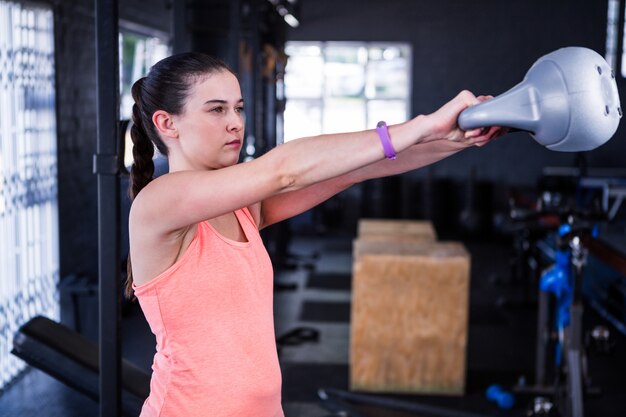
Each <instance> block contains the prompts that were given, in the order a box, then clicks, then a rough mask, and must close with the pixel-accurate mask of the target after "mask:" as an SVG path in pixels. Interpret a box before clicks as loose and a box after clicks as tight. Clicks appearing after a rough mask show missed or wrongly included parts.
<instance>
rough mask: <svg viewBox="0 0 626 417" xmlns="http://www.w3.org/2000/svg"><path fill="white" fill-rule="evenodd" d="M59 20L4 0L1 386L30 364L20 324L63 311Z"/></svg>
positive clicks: (0, 27) (0, 13)
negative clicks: (21, 350) (20, 346)
mask: <svg viewBox="0 0 626 417" xmlns="http://www.w3.org/2000/svg"><path fill="white" fill-rule="evenodd" d="M53 23H54V22H53V15H52V11H51V9H50V8H49V7H46V6H41V7H40V6H37V5H32V4H31V3H28V5H24V4H18V3H14V2H8V1H2V0H0V274H1V275H0V389H2V388H3V387H4V386H6V384H8V383H9V382H10V381H11V380H12V379H13V378H14V377H15V376H16V375H17V374H18V373H19V372H20V371H21V370H22V369H23V368H24V367H25V365H24V363H23V362H22V361H20V360H19V359H17V358H16V357H15V356H13V355H11V353H10V351H11V347H12V341H13V336H14V334H15V331H16V330H17V328H18V327H19V326H20V325H21V324H23V323H25V322H26V321H28V320H29V319H30V318H32V317H33V316H36V315H44V316H47V317H49V318H52V319H58V317H59V302H58V289H57V283H58V281H59V249H58V240H59V239H58V235H59V233H58V214H57V212H58V206H57V157H56V146H57V145H56V144H57V138H56V112H55V83H54V27H53Z"/></svg>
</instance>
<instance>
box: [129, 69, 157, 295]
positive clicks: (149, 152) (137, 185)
mask: <svg viewBox="0 0 626 417" xmlns="http://www.w3.org/2000/svg"><path fill="white" fill-rule="evenodd" d="M144 79H145V78H140V79H139V80H137V81H136V82H135V84H133V87H132V89H131V92H132V96H133V99H134V100H135V104H133V117H132V120H133V124H132V127H131V128H130V137H131V139H132V141H133V164H132V166H131V169H130V182H129V185H128V196H129V197H130V201H133V200H134V199H135V197H137V194H139V191H141V190H142V189H143V188H144V187H145V186H146V185H148V183H149V182H150V181H152V177H153V175H154V162H153V161H152V158H153V157H154V145H153V143H152V141H151V140H150V137H149V136H148V132H147V131H146V129H145V124H144V120H143V116H142V112H141V108H140V106H141V105H142V100H141V93H142V86H143V81H144ZM126 273H127V279H126V285H125V288H124V294H125V295H126V297H127V298H129V299H132V298H134V290H133V271H132V266H131V261H130V253H129V254H128V259H127V263H126Z"/></svg>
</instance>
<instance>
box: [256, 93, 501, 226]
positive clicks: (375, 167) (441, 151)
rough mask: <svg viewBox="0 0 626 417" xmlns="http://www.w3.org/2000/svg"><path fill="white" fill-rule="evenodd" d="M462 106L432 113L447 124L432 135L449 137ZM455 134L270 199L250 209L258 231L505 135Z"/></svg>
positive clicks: (495, 130) (495, 131) (492, 131)
mask: <svg viewBox="0 0 626 417" xmlns="http://www.w3.org/2000/svg"><path fill="white" fill-rule="evenodd" d="M490 98H491V96H479V97H478V98H476V102H477V101H484V100H488V99H490ZM463 106H466V103H464V102H462V101H461V102H459V101H456V100H453V101H451V102H450V103H448V104H446V105H445V106H443V107H442V108H441V109H439V110H438V111H437V112H436V113H434V114H433V115H432V117H433V118H434V120H438V121H441V120H443V121H444V123H445V121H446V120H447V122H448V125H445V124H444V125H443V126H439V127H436V128H435V131H438V132H442V133H448V132H450V129H452V131H454V126H456V117H454V115H455V114H456V112H458V111H461V110H463V108H464V107H463ZM451 116H452V117H451ZM458 133H459V132H456V136H453V137H450V136H447V137H446V136H445V135H443V134H442V138H441V139H440V140H435V141H430V142H425V143H417V144H415V145H413V146H411V147H409V148H408V149H406V150H405V151H403V152H400V153H399V154H398V157H397V159H396V160H394V161H390V160H387V159H384V160H380V161H377V162H375V163H372V164H370V165H366V166H363V167H360V168H358V169H356V170H354V171H352V172H349V173H346V174H344V175H341V176H338V177H335V178H331V179H329V180H326V181H322V182H319V183H316V184H314V185H311V186H309V187H307V188H305V189H301V190H298V191H293V192H289V193H284V194H279V195H276V196H272V197H270V198H268V199H266V200H264V201H262V202H261V203H259V204H256V205H255V206H254V207H253V208H252V209H253V211H254V212H255V214H256V215H257V218H258V219H259V220H258V222H259V227H260V228H263V227H267V226H269V225H272V224H274V223H277V222H279V221H282V220H285V219H288V218H290V217H293V216H296V215H298V214H300V213H302V212H304V211H306V210H308V209H310V208H312V207H315V206H316V205H318V204H320V203H321V202H323V201H325V200H327V199H328V198H330V197H332V196H334V195H335V194H338V193H340V192H341V191H343V190H345V189H347V188H349V187H351V186H352V185H354V184H357V183H360V182H363V181H366V180H369V179H373V178H382V177H386V176H391V175H397V174H402V173H405V172H409V171H412V170H415V169H418V168H421V167H424V166H427V165H430V164H432V163H434V162H437V161H440V160H442V159H444V158H447V157H448V156H450V155H453V154H455V153H457V152H459V151H461V150H463V149H465V148H467V147H469V146H483V145H485V144H487V143H488V142H489V141H491V140H493V139H495V138H497V137H499V136H502V135H503V134H505V133H506V130H504V129H501V128H498V127H493V128H491V129H488V130H485V131H482V130H480V129H475V130H472V131H469V132H463V136H462V139H459V134H458Z"/></svg>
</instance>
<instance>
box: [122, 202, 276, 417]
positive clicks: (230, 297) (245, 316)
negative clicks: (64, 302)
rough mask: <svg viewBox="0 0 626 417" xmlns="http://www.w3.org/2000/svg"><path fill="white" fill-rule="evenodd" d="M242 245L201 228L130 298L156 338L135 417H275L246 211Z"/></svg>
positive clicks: (241, 214) (265, 324) (262, 298)
mask: <svg viewBox="0 0 626 417" xmlns="http://www.w3.org/2000/svg"><path fill="white" fill-rule="evenodd" d="M235 215H236V216H237V219H238V220H239V223H240V224H241V227H242V229H243V231H244V233H245V235H246V238H247V240H248V241H247V242H236V241H233V240H230V239H227V238H225V237H224V236H222V235H220V234H219V233H218V232H217V231H216V230H215V229H214V228H213V227H212V226H211V225H210V224H209V223H208V222H202V223H199V224H198V229H197V231H196V235H195V237H194V238H193V240H192V241H191V243H190V245H189V247H188V249H187V250H186V252H185V253H184V254H183V255H182V257H181V258H180V259H179V260H178V261H177V262H176V263H175V264H174V265H172V266H171V267H170V268H168V269H167V270H166V271H164V272H163V273H161V274H160V275H159V276H157V277H156V278H154V279H152V280H151V281H149V282H147V283H145V284H143V285H139V286H135V287H134V288H135V295H136V296H137V298H138V299H139V303H140V305H141V308H142V310H143V312H144V314H145V316H146V319H147V320H148V323H149V324H150V328H151V330H152V332H153V333H154V335H155V336H156V342H157V346H156V354H155V356H154V362H153V364H152V371H153V373H152V380H151V382H150V396H149V397H148V399H147V400H146V402H145V403H144V405H143V409H142V411H141V417H156V416H160V417H170V416H171V417H182V416H184V417H208V416H210V417H227V416H228V417H235V416H241V417H244V416H245V417H249V416H255V417H283V411H282V407H281V397H280V395H281V374H280V368H279V364H278V356H277V352H276V341H275V336H274V318H273V305H272V300H273V272H272V264H271V262H270V259H269V256H268V254H267V251H266V250H265V247H264V245H263V242H262V241H261V237H260V236H259V232H258V230H257V227H256V224H255V223H254V220H253V219H252V216H251V215H250V212H249V211H248V210H247V209H241V210H237V211H236V212H235Z"/></svg>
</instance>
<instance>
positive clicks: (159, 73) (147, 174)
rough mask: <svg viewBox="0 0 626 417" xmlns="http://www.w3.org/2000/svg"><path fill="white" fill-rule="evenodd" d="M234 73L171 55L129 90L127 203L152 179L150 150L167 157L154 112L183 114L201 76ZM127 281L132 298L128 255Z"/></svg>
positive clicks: (198, 56) (212, 61)
mask: <svg viewBox="0 0 626 417" xmlns="http://www.w3.org/2000/svg"><path fill="white" fill-rule="evenodd" d="M222 71H228V72H230V73H232V74H234V72H233V71H232V70H231V69H230V68H229V67H228V65H226V64H225V63H224V62H223V61H221V60H219V59H217V58H215V57H212V56H210V55H206V54H202V53H198V52H185V53H182V54H177V55H172V56H170V57H167V58H164V59H162V60H161V61H159V62H157V63H156V64H155V65H154V66H153V67H152V68H151V69H150V72H149V73H148V75H147V76H145V77H143V78H140V79H139V80H137V81H136V82H135V83H134V84H133V87H132V89H131V94H132V96H133V100H134V101H135V104H133V118H132V120H133V125H132V127H131V130H130V136H131V138H132V140H133V145H134V146H133V165H132V167H131V170H130V184H129V186H128V194H129V196H130V199H131V201H132V200H133V199H134V198H135V197H136V196H137V194H139V192H140V191H141V190H142V189H143V188H144V187H145V186H146V185H148V183H149V182H150V181H152V179H153V175H154V163H153V162H152V158H153V156H154V147H155V146H156V148H157V149H158V151H159V152H160V153H161V154H163V155H164V156H167V154H168V149H167V146H165V143H163V141H162V140H161V137H160V136H159V134H158V132H157V130H156V127H155V126H154V124H153V123H152V115H154V113H155V112H156V111H158V110H164V111H166V112H168V113H170V114H174V115H178V114H182V113H183V109H184V107H185V103H186V101H187V97H188V96H189V94H190V92H191V89H192V88H193V86H194V85H195V84H196V83H197V82H198V81H201V80H203V79H204V78H205V77H207V76H209V75H211V74H214V73H216V72H222ZM127 270H128V279H127V281H126V289H125V292H126V296H127V297H129V298H132V296H133V287H132V285H133V275H132V270H131V263H130V255H129V256H128V265H127Z"/></svg>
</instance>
